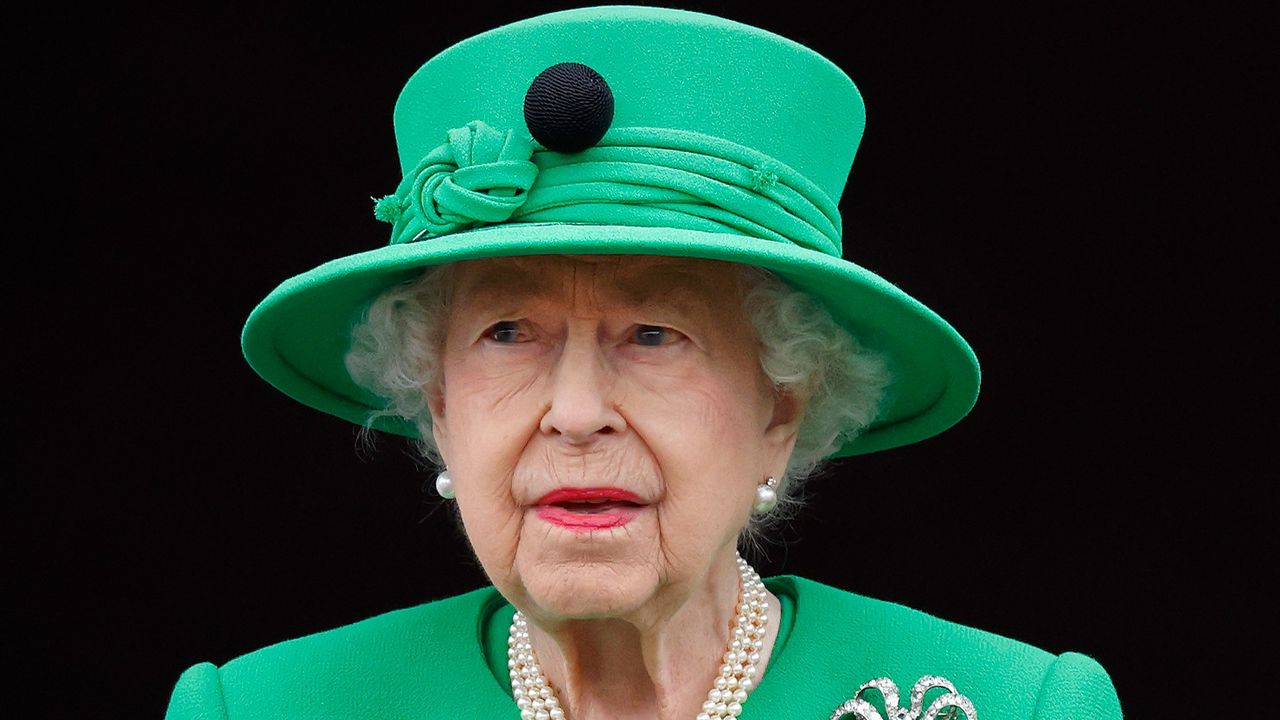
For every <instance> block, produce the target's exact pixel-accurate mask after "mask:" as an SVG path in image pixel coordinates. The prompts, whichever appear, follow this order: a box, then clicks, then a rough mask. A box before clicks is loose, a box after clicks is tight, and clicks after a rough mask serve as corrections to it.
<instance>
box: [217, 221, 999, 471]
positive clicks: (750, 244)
mask: <svg viewBox="0 0 1280 720" xmlns="http://www.w3.org/2000/svg"><path fill="white" fill-rule="evenodd" d="M543 254H579V255H599V254H634V255H667V256H678V257H693V258H705V259H710V260H723V261H728V262H735V263H743V264H749V265H757V266H760V267H764V268H767V269H769V270H772V271H774V272H775V273H777V274H778V275H779V276H780V277H782V278H783V279H785V280H787V281H788V282H790V283H791V284H793V285H794V286H796V287H797V288H799V289H802V290H805V291H807V292H809V293H811V294H812V295H813V296H815V297H816V298H817V299H819V300H820V301H822V302H823V303H824V304H825V305H826V306H827V308H828V309H829V310H830V311H831V313H832V316H833V317H834V318H835V319H836V321H837V322H839V323H840V324H841V325H843V326H844V327H845V328H847V329H848V330H849V331H850V332H851V333H852V334H853V335H854V337H856V338H858V340H859V341H861V342H862V343H863V344H864V345H866V346H868V347H871V348H874V349H877V350H880V351H882V352H884V353H885V354H886V356H887V357H888V359H889V362H890V370H891V372H892V376H893V382H892V385H891V386H890V389H889V392H888V395H887V397H886V399H885V401H884V403H883V404H882V407H881V412H880V415H879V417H878V419H877V420H876V421H875V422H874V423H873V424H872V425H871V426H870V427H869V428H868V429H866V430H865V431H864V432H863V433H861V434H860V435H859V436H858V437H856V438H854V439H853V440H852V441H851V442H849V443H846V444H845V445H844V446H843V447H841V448H840V450H839V451H837V452H835V453H833V454H832V455H831V457H846V456H850V455H858V454H863V453H869V452H875V451H877V450H884V449H888V448H893V447H898V446H901V445H906V444H908V443H913V442H916V441H918V440H923V439H925V438H928V437H931V436H933V435H936V434H937V433H940V432H942V431H943V430H945V429H947V428H948V427H950V426H951V425H953V424H955V423H956V422H957V421H959V420H960V419H961V418H963V417H964V416H965V415H966V414H967V413H968V412H969V410H970V409H971V408H972V407H973V404H974V402H975V401H976V399H977V394H978V386H979V379H980V373H979V368H978V361H977V358H976V357H975V356H974V353H973V351H972V349H971V348H970V347H969V345H968V343H966V342H965V341H964V339H963V338H962V337H961V336H960V335H959V334H958V333H957V332H956V331H955V330H954V329H953V328H952V327H951V326H950V325H949V324H948V323H947V322H946V321H945V320H943V319H942V318H941V317H939V316H938V315H937V314H936V313H934V312H933V311H932V310H930V309H929V308H927V307H925V306H924V305H923V304H921V303H920V302H918V301H917V300H915V299H914V298H912V297H910V296H909V295H907V294H906V293H904V292H903V291H901V290H900V289H898V288H897V287H896V286H894V285H893V284H891V283H889V282H888V281H886V280H884V279H883V278H881V277H879V276H878V275H876V274H875V273H872V272H870V271H868V270H866V269H865V268H862V267H860V266H858V265H856V264H854V263H851V262H849V261H847V260H842V259H840V258H835V257H831V256H829V255H825V254H823V253H820V252H816V251H813V250H807V249H804V248H801V247H798V246H795V245H791V244H788V243H782V242H776V241H771V240H764V239H760V238H755V237H750V236H743V235H734V234H728V233H714V232H706V231H699V230H685V229H678V228H658V227H639V226H621V225H578V224H564V223H506V224H501V225H492V226H487V227H482V228H479V229H475V230H471V231H467V232H459V233H453V234H449V235H442V236H437V237H431V238H427V239H425V240H421V241H418V242H412V243H404V244H398V245H389V246H385V247H381V248H378V249H376V250H371V251H368V252H363V253H358V254H355V255H349V256H347V257H342V258H338V259H336V260H332V261H329V262H327V263H325V264H323V265H320V266H319V267H316V268H315V269H313V270H310V271H308V272H305V273H303V274H301V275H297V276H295V277H293V278H290V279H289V280H286V281H285V282H283V283H281V284H280V285H279V287H277V288H276V289H275V290H273V291H272V292H271V293H270V294H269V295H268V296H267V297H266V298H265V299H264V300H263V301H262V302H261V303H259V305H258V306H257V307H256V308H255V309H254V310H253V312H252V313H251V314H250V316H249V319H248V321H247V322H246V324H245V327H244V332H243V335H242V337H241V344H242V348H243V351H244V355H245V358H246V359H247V360H248V362H249V365H250V366H251V367H253V369H254V370H255V371H256V372H257V373H258V374H259V375H261V376H262V377H263V379H265V380H266V381H267V382H269V383H271V385H273V386H275V387H276V388H277V389H279V390H280V391H282V392H284V393H285V394H286V395H289V396H290V397H292V398H294V399H296V400H298V401H299V402H302V403H304V404H306V405H308V406H310V407H313V408H316V409H318V410H322V411H324V412H326V413H329V414H332V415H336V416H338V417H341V418H344V419H346V420H348V421H350V422H353V423H356V424H360V425H364V424H366V423H367V421H368V415H369V413H370V412H371V411H373V410H379V409H382V407H383V405H382V403H383V401H382V400H380V399H379V398H377V397H375V396H373V395H372V394H370V393H368V392H367V391H365V390H363V389H362V388H360V387H359V386H357V385H356V384H355V383H354V382H353V381H352V380H351V377H350V376H349V375H348V373H347V370H346V365H345V363H344V357H345V355H346V353H347V351H348V349H349V343H350V333H351V328H352V326H353V325H354V324H355V323H356V322H357V321H358V320H359V319H360V317H361V314H362V313H363V311H364V309H365V307H366V306H367V305H368V303H369V302H370V301H371V300H373V299H374V298H375V297H376V296H377V295H378V294H379V293H381V292H382V291H383V290H385V289H387V288H388V287H390V286H392V285H394V284H396V283H399V282H403V281H406V280H409V279H411V278H413V277H414V276H415V275H417V274H418V273H419V272H421V270H422V269H423V268H425V267H427V266H431V265H438V264H443V263H449V262H455V261H459V260H470V259H477V258H487V257H498V256H511V255H543ZM372 426H373V427H374V428H376V429H379V430H382V431H385V432H389V433H394V434H397V435H404V436H407V437H415V438H416V437H418V432H417V428H416V426H414V425H413V424H412V423H410V422H408V421H405V420H401V419H398V418H391V417H381V418H378V419H377V420H375V421H374V422H373V423H372Z"/></svg>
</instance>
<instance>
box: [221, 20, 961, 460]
mask: <svg viewBox="0 0 1280 720" xmlns="http://www.w3.org/2000/svg"><path fill="white" fill-rule="evenodd" d="M394 122H395V134H396V142H397V145H398V147H399V152H400V165H401V169H402V171H403V173H404V177H403V180H402V181H401V182H400V183H399V187H398V188H397V189H396V190H395V192H394V193H387V194H385V195H383V196H381V197H379V198H376V199H375V200H376V202H375V205H374V213H373V214H374V216H375V217H376V219H377V220H382V221H385V222H389V223H391V227H392V229H391V241H390V243H389V244H388V245H386V246H385V247H379V248H376V249H373V250H369V251H367V252H361V253H358V254H355V255H350V256H347V257H342V258H338V259H336V260H332V261H330V262H327V263H325V264H323V265H321V266H319V267H317V268H315V269H313V270H310V271H308V272H305V273H302V274H301V275H298V276H296V277H293V278H290V279H289V280H287V281H285V282H284V283H282V284H281V285H280V286H279V287H277V288H276V289H275V290H274V291H272V292H271V294H269V295H268V296H267V297H266V299H264V300H263V301H262V302H261V304H259V305H258V307H257V308H255V309H254V310H253V312H252V313H251V314H250V316H249V319H248V322H247V323H246V324H245V328H244V334H243V337H242V344H243V348H244V354H245V358H246V359H247V360H248V361H249V364H250V365H251V366H252V367H253V368H254V370H256V371H257V372H258V373H259V374H260V375H261V376H262V377H263V378H265V379H266V380H267V381H268V382H270V383H271V384H272V385H274V386H275V387H276V388H278V389H280V390H281V391H283V392H284V393H285V394H287V395H289V396H291V397H293V398H295V399H297V400H299V401H300V402H302V403H305V404H306V405H309V406H311V407H314V408H317V409H319V410H323V411H325V412H327V413H331V414H333V415H337V416H339V417H342V418H345V419H347V420H349V421H351V422H354V423H358V424H365V423H366V422H367V420H368V415H369V413H370V412H371V411H374V410H380V409H382V408H383V407H385V401H384V400H383V399H381V398H377V397H375V396H373V395H371V394H370V393H368V392H367V391H365V390H363V389H361V388H360V387H359V386H357V385H356V384H355V383H354V382H353V381H352V379H351V377H350V376H349V375H348V374H347V370H346V366H345V364H344V361H343V358H344V356H345V355H346V353H347V350H348V348H349V345H350V331H351V328H352V326H353V325H354V324H355V323H356V322H357V321H359V320H360V319H361V317H362V313H363V312H364V310H365V308H366V307H367V305H368V303H369V302H370V301H372V300H373V299H374V298H375V297H376V296H377V295H378V294H379V293H381V292H382V291H384V290H386V289H387V288H389V287H390V286H392V285H395V284H398V283H402V282H406V281H409V280H411V279H413V278H415V277H416V276H417V275H418V274H419V273H420V272H421V271H422V269H423V268H424V267H426V266H430V265H436V264H440V263H447V262H454V261H458V260H467V259H473V258H486V257H495V256H505V255H536V254H545V253H562V254H623V253H634V254H644V255H671V256H684V257H695V258H707V259H713V260H724V261H730V262H736V263H743V264H749V265H756V266H760V267H764V268H767V269H769V270H771V271H773V272H774V273H776V274H777V275H778V276H780V277H781V278H783V279H784V280H786V281H788V282H789V283H791V284H792V285H794V286H796V287H797V288H800V289H802V290H805V291H807V292H809V293H810V294H812V295H813V296H814V297H816V298H817V299H818V300H820V301H821V302H823V303H825V305H826V307H828V308H829V309H830V311H831V313H832V315H833V316H834V317H835V319H836V320H837V322H839V323H840V324H841V325H843V326H844V327H846V328H847V329H848V330H849V331H850V332H851V333H852V334H853V335H854V337H856V338H858V339H859V340H860V341H862V343H863V344H864V345H866V346H868V347H871V348H875V349H878V350H880V351H882V352H883V353H885V354H886V356H887V358H888V360H889V367H890V371H891V372H892V373H893V385H892V386H891V387H890V391H889V394H888V396H887V398H886V401H885V402H884V403H883V404H882V407H881V409H880V414H879V416H878V419H877V420H876V421H875V422H874V423H873V424H872V425H871V426H870V427H869V428H867V429H866V430H865V431H864V432H863V433H862V434H861V435H859V436H858V437H857V438H856V439H854V440H852V441H850V442H849V443H847V444H846V445H844V446H843V447H842V448H841V449H840V450H839V451H838V452H836V453H833V455H832V456H833V457H841V456H847V455H855V454H860V453H867V452H872V451H876V450H882V449H885V448H890V447H896V446H900V445H905V444H907V443H911V442H915V441H917V440H921V439H924V438H926V437H929V436H931V435H935V434H937V433H939V432H942V431H943V430H945V429H946V428H948V427H950V426H951V425H952V424H954V423H955V422H957V421H958V420H960V418H962V417H964V415H965V414H966V413H968V412H969V409H970V408H971V407H973V403H974V401H975V400H976V399H977V393H978V380H979V372H978V363H977V359H976V358H975V357H974V354H973V351H972V350H971V349H970V348H969V346H968V344H967V343H966V342H965V341H964V339H963V338H961V337H960V335H959V334H958V333H957V332H956V331H955V330H954V329H952V327H951V326H950V325H948V324H947V323H946V321H944V320H943V319H942V318H940V317H938V315H936V314H935V313H934V312H933V311H931V310H929V309H928V308H926V307H925V306H924V305H922V304H920V303H919V302H918V301H916V300H915V299H913V298H911V297H910V296H908V295H907V294H906V293H904V292H902V291H901V290H899V289H898V288H897V287H895V286H894V285H892V284H890V283H889V282H887V281H886V280H884V279H882V278H880V277H879V276H877V275H875V274H874V273H872V272H870V271H868V270H866V269H864V268H862V267H860V266H858V265H856V264H854V263H852V262H849V261H846V260H844V259H842V256H841V252H842V246H841V239H842V235H841V217H840V213H839V209H838V208H837V202H838V201H839V199H840V196H841V194H842V193H843V191H844V185H845V181H846V179H847V178H848V175H849V170H850V168H851V166H852V164H853V156H854V152H855V151H856V150H857V147H858V141H859V139H860V138H861V136H862V129H863V125H864V123H865V113H864V110H863V105H862V99H861V97H860V96H859V94H858V90H857V88H856V87H854V85H853V82H852V81H851V80H850V79H849V77H848V76H847V75H845V73H844V72H843V71H841V69H840V68H839V67H837V66H836V65H835V64H833V63H832V62H831V61H829V60H827V59H826V58H824V57H823V56H821V55H819V54H818V53H816V52H814V51H813V50H810V49H809V48H807V47H805V46H803V45H801V44H799V43H796V42H794V41H792V40H788V39H786V38H784V37H781V36H779V35H776V34H773V33H770V32H767V31H765V30H761V29H759V28H755V27H751V26H749V25H744V24H741V23H738V22H733V21H730V20H726V19H723V18H719V17H715V16H712V15H707V14H703V13H697V12H690V11H684V10H674V9H668V8H657V7H640V6H630V5H619V6H605V7H588V8H578V9H573V10H566V11H561V12H553V13H549V14H545V15H540V16H537V17H533V18H529V19H526V20H521V21H519V22H515V23H511V24H509V25H504V26H502V27H499V28H496V29H494V30H490V31H488V32H484V33H481V34H480V35H476V36H474V37H471V38H468V39H466V40H463V41H461V42H459V43H457V44H455V45H453V46H452V47H449V48H448V49H446V50H444V51H443V52H441V53H440V54H438V55H436V56H435V57H433V58H431V59H430V60H428V61H427V63H426V64H425V65H423V66H422V67H421V68H419V69H418V71H417V72H415V73H414V74H413V76H412V77H410V78H409V80H408V82H407V83H406V84H405V87H404V89H403V90H402V91H401V93H400V97H399V100H398V101H397V102H396V107H395V116H394ZM373 427H375V428H378V429H380V430H384V431H386V432H391V433H396V434H400V435H406V436H409V437H417V435H418V431H417V428H416V427H415V426H414V425H413V424H412V423H411V422H409V421H405V420H401V419H398V418H393V417H379V418H378V419H377V420H376V421H375V422H374V423H373Z"/></svg>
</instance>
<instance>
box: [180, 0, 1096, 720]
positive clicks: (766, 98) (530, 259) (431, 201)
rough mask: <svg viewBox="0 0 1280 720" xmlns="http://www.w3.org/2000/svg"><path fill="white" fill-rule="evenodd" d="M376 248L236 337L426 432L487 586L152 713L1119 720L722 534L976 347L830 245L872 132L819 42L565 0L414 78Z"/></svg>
mask: <svg viewBox="0 0 1280 720" xmlns="http://www.w3.org/2000/svg"><path fill="white" fill-rule="evenodd" d="M395 122H396V132H397V138H398V142H399V147H400V151H401V160H402V164H403V168H404V171H405V175H404V178H403V180H402V181H401V182H400V184H399V187H398V188H397V189H396V191H395V192H394V193H392V194H389V195H385V196H383V197H381V198H379V199H377V200H376V204H375V214H376V216H377V218H378V219H381V220H384V221H386V222H389V223H391V225H392V237H391V243H390V245H389V246H387V247H384V248H381V249H378V250H373V251H370V252H366V253H361V254H358V255H353V256H350V257H346V258H342V259H339V260H335V261H332V262H330V263H327V264H325V265H323V266H321V267H319V268H316V269H314V270H312V271H310V272H307V273H304V274H303V275H300V276H298V277H296V278H293V279H292V280H290V281H288V282H286V283H284V284H282V285H281V286H280V287H279V288H277V289H276V290H275V291H274V292H273V293H272V294H271V295H270V296H269V297H268V298H267V299H266V300H264V301H263V303H262V304H261V305H259V307H258V308H257V309H256V310H255V311H254V313H253V314H252V315H251V317H250V319H249V322H248V323H247V325H246V328H245V333H244V349H245V354H246V357H247V358H248V360H249V362H250V363H251V364H252V365H253V367H254V368H255V369H256V370H257V371H258V372H259V373H260V374H261V375H262V376H263V377H264V378H266V379H267V380H268V381H270V382H271V383H272V384H274V385H275V386H276V387H278V388H280V389H281V390H282V391H284V392H285V393H287V394H289V395H290V396H292V397H294V398H296V399H298V400H300V401H302V402H304V403H307V404H308V405H311V406H313V407H316V408H318V409H320V410H323V411H325V412H329V413H333V414H336V415H339V416H341V417H344V418H347V419H349V420H352V421H354V422H357V423H360V424H361V425H364V426H366V427H372V428H378V429H380V430H383V431H387V432H392V433H398V434H401V435H405V436H408V437H413V438H417V439H418V441H419V443H420V448H421V450H422V452H423V454H424V455H425V457H426V458H428V459H429V460H430V461H431V463H432V464H433V465H435V467H436V468H437V469H438V477H437V480H436V488H437V490H438V491H439V494H440V495H441V496H442V497H443V498H445V499H446V500H448V501H452V502H453V503H455V504H454V507H455V508H456V511H457V518H458V520H459V522H460V523H461V526H462V528H463V529H464V531H465V534H466V537H467V538H468V540H469V542H470V544H471V547H472V550H473V551H474V553H475V556H476V557H477V559H478V560H479V562H480V564H481V565H482V566H483V568H484V571H485V573H486V574H487V576H488V578H489V580H490V581H491V582H492V587H486V588H480V589H477V590H475V591H472V592H469V593H466V594H463V595H460V596H457V597H452V598H446V599H442V600H438V601H435V602H430V603H426V604H423V605H420V606H417V607H412V608H407V609H403V610H399V611H395V612H390V613H387V614H384V615H380V616H377V617H374V618H371V619H368V620H364V621H362V622H358V623H355V624H352V625H349V626H346V627H341V628H337V629H333V630H329V631H326V632H321V633H317V634H314V635H310V636H307V637H302V638H295V639H292V640H288V641H286V642H282V643H280V644H277V645H273V646H271V647H268V648H264V649H261V650H258V651H256V652H251V653H248V654H246V655H243V656H241V657H238V658H235V659H232V660H230V661H229V662H227V663H225V664H223V665H222V666H221V667H218V666H214V665H212V664H210V663H200V664H197V665H194V666H192V667H191V668H190V669H189V670H188V671H187V672H186V673H184V674H183V675H182V677H181V678H180V679H179V681H178V685H177V687H176V689H175V690H174V693H173V697H172V700H171V704H170V709H169V717H171V718H195V717H219V718H237V719H247V718H316V717H331V718H383V717H386V718H392V717H396V718H400V717H424V718H425V717H466V718H473V717H474V718H480V717H483V718H500V717H512V718H515V717H521V718H538V719H546V718H572V720H591V719H595V718H611V719H617V718H669V719H672V720H677V719H682V718H699V719H705V718H723V717H743V718H815V719H816V718H840V717H850V718H862V720H873V719H876V720H885V719H892V720H907V719H908V718H911V719H915V718H926V719H927V720H933V718H938V717H946V718H960V717H966V718H968V719H969V720H976V718H977V717H978V714H979V713H981V714H982V715H983V716H984V717H989V718H996V717H1002V718H1004V717H1007V718H1040V719H1047V718H1066V717H1090V718H1118V717H1120V714H1119V706H1118V702H1117V700H1116V697H1115V692H1114V689H1113V688H1112V685H1111V682H1110V680H1109V679H1108V676H1107V674H1106V672H1105V671H1104V670H1103V669H1102V668H1101V667H1100V666H1099V665H1098V664H1097V663H1096V662H1094V661H1093V660H1091V659H1090V658H1088V657H1086V656H1084V655H1081V654H1078V653H1070V652H1068V653H1064V654H1061V655H1053V654H1051V653H1049V652H1046V651H1043V650H1040V649H1037V648H1034V647H1031V646H1028V645H1026V644H1023V643H1020V642H1017V641H1015V640H1011V639H1007V638H1003V637H999V636H996V635H992V634H990V633H986V632H983V631H980V630H976V629H971V628H967V627H963V626H959V625H956V624H953V623H949V622H946V621H943V620H940V619H936V618H933V617H930V616H929V615H926V614H924V613H921V612H918V611H915V610H912V609H908V608H905V607H901V606H898V605H893V604H891V603H886V602H882V601H877V600H873V599H870V598H865V597H861V596H858V595H855V594H853V593H850V592H847V591H844V590H840V589H837V588H832V587H828V586H826V585H823V584H820V583H817V582H814V581H811V580H807V579H804V578H800V577H795V576H782V577H776V578H769V579H765V580H762V579H761V578H760V577H759V575H757V574H756V573H755V571H754V570H753V569H752V568H751V566H750V564H748V563H747V562H746V561H745V560H744V559H743V558H742V557H741V556H740V555H739V554H738V552H737V548H738V547H739V546H740V545H744V546H750V545H752V544H753V543H754V542H756V541H758V540H759V539H760V538H761V537H762V536H763V535H764V534H766V533H768V532H769V531H770V528H771V527H772V525H773V524H775V523H777V522H778V521H779V520H780V519H781V518H784V517H786V516H787V515H788V514H789V513H791V512H792V511H793V510H794V508H795V498H796V497H797V495H798V491H799V488H800V486H801V484H802V483H803V482H804V480H805V479H806V478H807V477H810V476H812V475H813V474H814V473H815V472H816V471H817V470H818V469H819V468H820V467H821V463H822V462H823V461H824V460H825V459H827V458H832V457H841V456H849V455H855V454H859V453H866V452H871V451H875V450H879V449H883V448H888V447H894V446H900V445H904V444H907V443H910V442H914V441H917V440H921V439H923V438H926V437H928V436H930V435H933V434H936V433H938V432H941V431H942V430H944V429H945V428H947V427H948V426H950V425H951V424H953V423H954V422H956V421H958V420H959V419H960V418H961V417H962V416H963V415H964V414H965V413H966V412H967V411H968V410H969V408H970V407H971V406H972V404H973V402H974V399H975V397H976V392H977V385H978V369H977V363H976V361H975V360H974V358H973V355H972V353H971V351H970V350H969V347H968V346H967V345H966V344H965V342H964V340H962V339H961V338H960V336H959V335H958V334H956V333H955V331H954V330H953V329H952V328H951V327H950V326H949V325H947V323H945V322H944V321H943V320H942V319H941V318H939V317H938V316H937V315H935V314H934V313H932V312H931V311H929V310H928V309H927V308H924V307H923V306H921V305H920V304H919V303H918V302H916V301H914V300H912V299H911V298H910V297H909V296H907V295H905V294H904V293H902V291H900V290H898V289H897V288H896V287H894V286H893V285H891V284H889V283H887V282H885V281H883V280H881V279H880V278H878V277H876V276H875V275H873V274H872V273H870V272H868V271H866V270H864V269H862V268H860V267H859V266H857V265H855V264H853V263H851V262H848V261H845V260H843V259H842V258H841V236H840V216H839V213H838V211H837V209H836V202H837V201H838V199H839V197H840V195H841V193H842V191H843V188H844V183H845V180H846V178H847V174H848V172H849V168H850V166H851V163H852V160H853V153H854V150H855V148H856V146H857V142H858V139H859V138H860V135H861V129H862V125H863V110H862V105H861V101H860V98H859V96H858V93H857V91H856V89H855V88H854V86H853V84H852V82H851V81H850V80H849V79H848V77H847V76H846V75H845V74H844V73H843V72H842V71H841V70H840V69H839V68H837V67H835V66H834V65H833V64H831V63H830V62H829V61H827V60H826V59H825V58H823V57H821V56H819V55H817V54H816V53H814V52H813V51H811V50H809V49H807V48H805V47H803V46H801V45H799V44H796V43H794V42H792V41H789V40H786V39H784V38H781V37H779V36H777V35H774V34H771V33H767V32H764V31H762V30H759V29H756V28H752V27H748V26H745V25H741V24H738V23H735V22H731V21H728V20H724V19H721V18H717V17H713V16H708V15H704V14H698V13H691V12H684V11H677V10H668V9H661V8H642V7H630V6H619V7H601V8H583V9H577V10H570V11H566V12H560V13H552V14H549V15H543V16H540V17H535V18H532V19H529V20H525V21H522V22H518V23H514V24H512V25H507V26H504V27H501V28H498V29H496V30H492V31H490V32H487V33H484V34H481V35H479V36H476V37H474V38H471V39H469V40H467V41H465V42H462V43H459V44H458V45H455V46H453V47H451V48H449V49H448V50H446V51H444V52H443V53H441V54H440V55H438V56H436V57H435V58H432V59H431V60H430V61H429V62H427V63H426V64H425V65H424V66H423V67H422V68H421V69H420V70H419V71H418V72H417V73H416V74H414V75H413V77H412V78H410V80H409V81H408V83H407V85H406V87H405V89H404V91H403V92H402V94H401V96H400V100H399V102H398V103H397V106H396V113H395Z"/></svg>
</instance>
